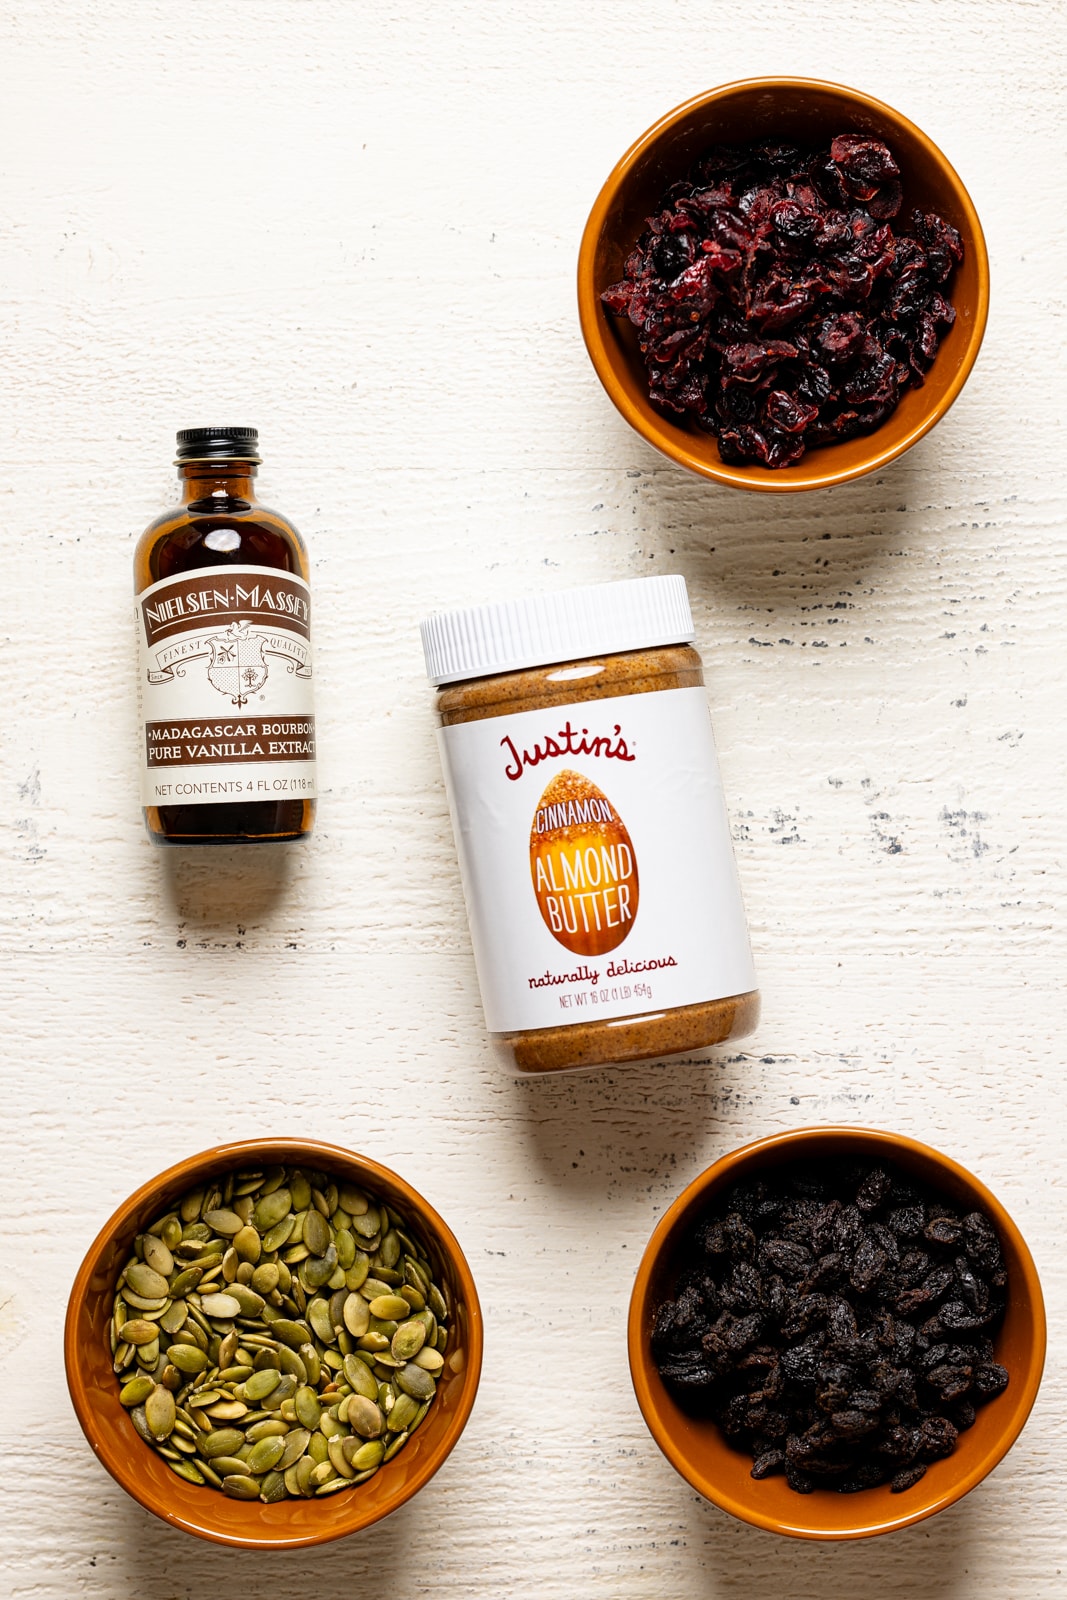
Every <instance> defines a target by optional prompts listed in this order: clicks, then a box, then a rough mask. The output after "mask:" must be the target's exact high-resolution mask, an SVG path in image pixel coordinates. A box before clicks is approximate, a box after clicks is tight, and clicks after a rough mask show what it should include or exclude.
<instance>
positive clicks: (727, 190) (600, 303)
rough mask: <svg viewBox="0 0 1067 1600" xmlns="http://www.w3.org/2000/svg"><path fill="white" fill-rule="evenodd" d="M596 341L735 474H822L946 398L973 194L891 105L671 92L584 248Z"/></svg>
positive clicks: (974, 278) (659, 419)
mask: <svg viewBox="0 0 1067 1600" xmlns="http://www.w3.org/2000/svg"><path fill="white" fill-rule="evenodd" d="M578 305H579V313H580V317H581V325H582V334H583V337H584V339H585V343H586V348H587V349H588V351H589V355H590V357H591V359H592V362H593V366H594V368H595V369H596V373H597V376H598V377H599V378H600V381H601V383H602V384H603V386H604V388H605V390H606V391H607V393H608V396H609V398H610V399H611V400H612V401H613V403H614V404H615V406H616V407H617V409H618V410H619V411H620V412H621V414H622V415H623V416H624V417H625V418H626V420H627V422H629V423H630V425H631V426H632V427H633V428H635V429H636V431H637V432H638V433H639V434H641V435H642V437H643V438H644V439H646V440H647V441H648V443H649V444H651V445H653V446H654V447H655V448H656V449H657V450H659V451H661V452H662V453H663V454H664V455H665V456H667V457H669V458H670V459H671V460H672V461H675V462H677V463H678V464H679V465H680V466H684V467H687V468H689V469H690V470H691V471H693V472H697V473H700V474H701V475H702V476H704V477H705V478H711V479H713V480H714V481H715V482H718V483H723V484H728V485H730V486H732V487H734V488H741V489H759V490H769V491H782V490H787V491H788V490H798V489H820V488H829V487H831V486H832V485H834V484H837V483H844V482H846V481H847V480H849V479H851V478H857V477H860V476H862V475H863V474H864V473H868V472H872V471H874V470H876V469H877V468H880V467H884V466H886V465H887V464H888V463H889V462H890V461H892V460H894V459H895V458H896V457H897V456H899V455H902V454H903V452H904V451H905V450H908V449H910V447H911V446H912V445H913V444H915V443H916V442H917V441H918V440H919V439H921V438H922V437H923V436H924V435H925V434H926V433H928V432H929V430H930V429H931V428H932V427H933V426H934V424H935V423H936V422H937V421H939V419H940V418H941V417H943V416H944V415H945V412H946V411H947V410H948V409H949V407H950V406H951V405H952V403H953V401H954V400H955V399H956V397H957V396H958V395H959V393H960V390H961V389H962V388H963V385H964V383H965V382H966V381H967V377H968V375H969V373H970V371H971V368H972V367H973V365H974V362H975V358H976V357H977V355H978V350H979V348H980V346H981V343H982V336H983V334H984V332H985V324H986V316H987V312H988V306H989V261H988V256H987V253H986V246H985V240H984V238H983V235H982V228H981V224H980V222H979V220H978V214H977V212H976V211H975V208H974V205H973V204H972V202H971V199H970V196H969V195H968V193H967V190H966V189H965V188H964V186H963V183H962V181H961V180H960V178H959V176H958V174H957V173H956V172H955V170H954V169H953V167H952V166H951V165H950V163H949V162H948V160H947V159H946V157H945V156H944V155H943V154H942V153H941V151H940V150H939V149H938V148H937V146H936V145H935V144H934V143H933V142H932V140H930V139H929V138H928V137H927V135H926V134H924V133H923V132H922V131H921V130H920V129H919V128H917V127H916V126H915V124H914V123H912V122H910V121H909V120H908V119H907V118H906V117H904V116H902V115H901V114H900V113H899V112H897V111H894V110H893V109H892V107H890V106H887V105H885V104H883V103H882V102H881V101H879V100H875V99H872V98H871V97H870V96H869V95H866V94H863V93H860V92H859V91H858V90H855V89H847V88H843V87H842V86H840V85H838V84H832V83H822V82H818V81H816V80H812V79H803V78H759V79H749V80H746V81H743V82H740V83H731V84H726V85H724V86H723V87H721V88H718V89H714V90H712V91H711V92H710V93H707V94H702V95H698V96H697V97H696V98H695V99H693V100H689V101H687V102H686V103H685V104H684V105H681V106H678V107H677V108H676V109H675V110H673V111H671V112H668V114H667V115H666V116H665V117H662V118H661V119H660V120H659V121H658V122H657V123H656V124H655V125H654V126H653V127H651V128H650V129H649V130H648V131H647V132H646V133H644V134H642V136H641V138H640V139H638V140H637V142H636V143H635V144H634V145H632V146H631V148H630V149H629V150H628V151H627V152H626V154H625V155H624V156H623V157H622V159H621V160H620V161H619V163H618V164H617V166H616V167H615V168H614V170H613V172H612V173H611V175H610V177H609V178H608V180H607V182H606V183H605V184H604V187H603V189H602V190H601V192H600V194H599V196H598V198H597V200H596V203H595V205H594V206H593V209H592V212H591V213H590V216H589V221H588V222H587V224H586V228H585V233H584V235H583V238H582V244H581V250H580V253H579V260H578Z"/></svg>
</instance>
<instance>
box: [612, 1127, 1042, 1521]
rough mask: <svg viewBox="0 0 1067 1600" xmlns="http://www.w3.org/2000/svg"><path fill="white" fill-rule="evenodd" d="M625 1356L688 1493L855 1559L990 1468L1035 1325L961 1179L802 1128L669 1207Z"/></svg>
mask: <svg viewBox="0 0 1067 1600" xmlns="http://www.w3.org/2000/svg"><path fill="white" fill-rule="evenodd" d="M628 1340H629V1355H630V1372H631V1375H632V1377H633V1383H634V1390H635V1393H636V1395H637V1401H638V1404H639V1406H640V1408H641V1412H642V1414H643V1416H644V1419H645V1422H646V1423H647V1425H648V1428H649V1431H650V1432H651V1434H652V1437H653V1438H654V1440H655V1441H656V1443H657V1444H658V1445H659V1447H660V1449H661V1450H662V1451H663V1454H664V1455H665V1456H666V1457H667V1459H668V1461H669V1462H670V1463H671V1465H672V1466H673V1467H675V1469H676V1470H677V1471H678V1472H679V1473H680V1474H681V1475H682V1477H683V1478H685V1480H686V1481H687V1482H688V1483H689V1484H691V1485H692V1487H693V1488H694V1489H696V1490H697V1491H698V1492H699V1493H700V1494H702V1495H703V1496H704V1497H705V1498H706V1499H708V1500H710V1501H712V1502H713V1504H715V1505H717V1506H720V1507H721V1508H722V1509H723V1510H724V1511H728V1512H730V1513H731V1514H732V1515H733V1516H735V1517H739V1518H740V1519H741V1520H742V1521H743V1522H750V1523H753V1524H755V1525H756V1526H757V1527H761V1528H768V1529H770V1530H771V1531H773V1532H775V1533H782V1534H790V1535H792V1536H794V1537H796V1538H802V1539H861V1538H865V1537H868V1536H869V1535H871V1534H876V1533H888V1532H890V1531H891V1530H893V1529H894V1528H902V1527H906V1526H907V1525H908V1524H909V1523H913V1522H920V1521H922V1520H923V1518H925V1517H930V1516H933V1515H934V1513H935V1512H937V1511H942V1510H944V1508H945V1507H946V1506H950V1505H952V1504H953V1503H954V1502H955V1501H957V1500H959V1499H960V1498H961V1497H962V1496H963V1495H965V1494H967V1493H968V1491H969V1490H971V1489H973V1488H974V1487H975V1485H976V1484H978V1483H980V1482H981V1480H982V1479H983V1478H984V1477H985V1476H986V1474H987V1473H989V1472H991V1471H992V1469H993V1468H994V1467H995V1466H996V1465H997V1463H998V1462H999V1461H1000V1460H1001V1459H1002V1458H1003V1457H1004V1455H1005V1454H1006V1453H1007V1452H1008V1450H1009V1449H1010V1448H1011V1446H1012V1445H1013V1444H1014V1442H1015V1440H1016V1439H1017V1438H1018V1436H1019V1433H1020V1431H1021V1430H1022V1427H1023V1425H1024V1423H1025V1422H1026V1419H1027V1417H1028V1416H1029V1414H1030V1410H1031V1407H1032V1406H1033V1403H1034V1400H1035V1398H1036V1395H1037V1390H1038V1385H1039V1384H1040V1381H1041V1371H1042V1367H1043V1364H1044V1358H1045V1312H1044V1304H1043V1300H1042V1295H1041V1285H1040V1282H1039V1280H1038V1276H1037V1271H1036V1269H1035V1267H1034V1263H1033V1260H1032V1258H1031V1255H1030V1252H1029V1250H1028V1249H1027V1247H1026V1244H1025V1242H1024V1240H1023V1238H1022V1236H1021V1234H1020V1233H1019V1230H1018V1228H1017V1227H1016V1226H1015V1224H1014V1222H1013V1221H1012V1219H1011V1217H1010V1216H1009V1215H1008V1213H1007V1212H1006V1211H1005V1209H1004V1207H1003V1206H1002V1205H1001V1204H1000V1202H999V1201H998V1200H997V1199H996V1198H995V1197H994V1196H993V1195H992V1194H990V1192H989V1190H988V1189H987V1188H986V1187H985V1186H984V1185H983V1184H982V1183H980V1182H979V1180H978V1179H977V1178H975V1177H974V1176H973V1175H972V1174H971V1173H969V1172H967V1171H966V1170H965V1169H964V1168H963V1167H961V1166H959V1165H958V1164H957V1163H956V1162H955V1161H953V1160H951V1159H950V1158H949V1157H948V1156H945V1155H942V1154H941V1153H940V1152H939V1151H937V1150H933V1149H930V1148H929V1146H927V1145H922V1144H918V1143H916V1142H915V1140H913V1139H907V1138H904V1137H903V1136H902V1135H898V1134H892V1133H880V1132H876V1131H874V1130H872V1129H865V1128H835V1127H827V1128H804V1129H799V1130H797V1131H796V1132H792V1133H783V1134H775V1135H773V1136H772V1137H770V1138H767V1139H761V1140H759V1141H758V1142H757V1143H755V1144H751V1145H748V1146H746V1147H745V1148H744V1149H741V1150H735V1151H734V1152H732V1154H730V1155H727V1156H724V1157H723V1158H722V1160H720V1161H717V1162H716V1163H715V1165H714V1166H712V1167H709V1168H708V1170H707V1171H706V1172H704V1173H702V1174H701V1175H700V1177H699V1178H697V1179H696V1180H695V1181H694V1182H693V1183H691V1184H690V1185H689V1187H688V1188H687V1189H686V1190H685V1191H684V1192H683V1193H682V1194H681V1195H680V1196H679V1197H678V1199H677V1200H676V1201H675V1202H674V1204H673V1205H672V1206H671V1207H670V1209H669V1210H668V1211H667V1213H666V1215H665V1216H664V1217H663V1218H662V1220H661V1221H660V1223H659V1226H658V1227H657V1228H656V1230H655V1232H654V1233H653V1235H652V1238H651V1240H650V1241H649V1244H648V1247H647V1249H646V1250H645V1253H644V1257H643V1259H642V1261H641V1265H640V1267H639V1269H638V1273H637V1279H636V1281H635V1284H634V1289H633V1296H632V1298H631V1302H630V1315H629V1325H628Z"/></svg>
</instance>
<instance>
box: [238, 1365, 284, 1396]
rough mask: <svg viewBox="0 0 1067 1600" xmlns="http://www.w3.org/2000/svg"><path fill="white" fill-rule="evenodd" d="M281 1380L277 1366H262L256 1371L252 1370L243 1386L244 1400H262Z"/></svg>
mask: <svg viewBox="0 0 1067 1600" xmlns="http://www.w3.org/2000/svg"><path fill="white" fill-rule="evenodd" d="M281 1381H282V1375H281V1373H280V1372H279V1371H278V1369H277V1367H262V1368H261V1369H260V1370H259V1371H258V1372H253V1374H252V1376H251V1377H250V1378H249V1379H248V1381H247V1382H246V1383H245V1386H244V1392H245V1399H246V1400H262V1399H263V1398H264V1397H265V1396H266V1395H268V1394H270V1392H271V1390H272V1389H276V1388H277V1387H278V1385H279V1383H281Z"/></svg>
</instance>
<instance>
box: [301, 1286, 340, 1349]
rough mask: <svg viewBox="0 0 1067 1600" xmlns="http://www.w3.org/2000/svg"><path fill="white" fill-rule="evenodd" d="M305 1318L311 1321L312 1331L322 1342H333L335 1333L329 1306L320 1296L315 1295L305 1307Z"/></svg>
mask: <svg viewBox="0 0 1067 1600" xmlns="http://www.w3.org/2000/svg"><path fill="white" fill-rule="evenodd" d="M307 1319H308V1321H309V1322H310V1323H311V1328H312V1332H313V1333H315V1334H317V1335H318V1337H319V1338H320V1339H321V1340H322V1341H323V1343H324V1344H333V1343H334V1342H335V1340H336V1337H337V1336H336V1334H335V1333H334V1331H333V1321H332V1320H331V1317H330V1307H329V1304H328V1303H327V1301H325V1300H323V1299H322V1298H321V1296H316V1298H315V1299H314V1300H312V1301H311V1303H310V1305H309V1306H308V1309H307Z"/></svg>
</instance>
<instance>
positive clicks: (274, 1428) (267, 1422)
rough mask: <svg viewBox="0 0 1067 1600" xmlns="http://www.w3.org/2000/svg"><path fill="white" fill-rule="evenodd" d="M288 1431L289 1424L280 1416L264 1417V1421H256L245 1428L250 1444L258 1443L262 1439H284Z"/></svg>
mask: <svg viewBox="0 0 1067 1600" xmlns="http://www.w3.org/2000/svg"><path fill="white" fill-rule="evenodd" d="M288 1432H289V1428H288V1426H287V1425H286V1423H284V1422H282V1421H280V1419H279V1418H277V1417H264V1418H263V1421H262V1422H254V1423H253V1424H252V1426H251V1427H250V1428H246V1429H245V1438H246V1439H247V1440H248V1442H249V1444H258V1443H259V1441H260V1439H284V1438H285V1435H286V1434H287V1433H288Z"/></svg>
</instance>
